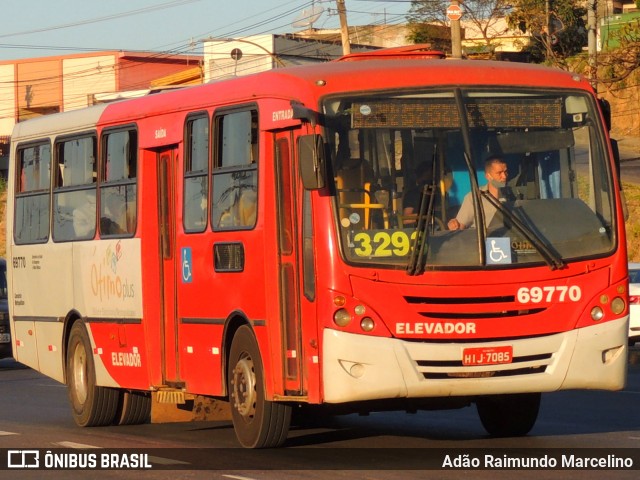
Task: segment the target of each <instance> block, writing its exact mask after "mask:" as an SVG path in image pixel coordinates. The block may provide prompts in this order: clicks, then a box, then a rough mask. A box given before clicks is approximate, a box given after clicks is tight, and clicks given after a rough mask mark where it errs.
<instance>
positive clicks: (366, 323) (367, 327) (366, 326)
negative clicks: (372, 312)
mask: <svg viewBox="0 0 640 480" xmlns="http://www.w3.org/2000/svg"><path fill="white" fill-rule="evenodd" d="M375 326H376V324H375V322H374V321H373V318H371V317H364V318H363V319H362V320H360V328H361V329H362V330H364V331H365V332H370V331H371V330H373V327H375Z"/></svg>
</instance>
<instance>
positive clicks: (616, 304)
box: [611, 297, 625, 315]
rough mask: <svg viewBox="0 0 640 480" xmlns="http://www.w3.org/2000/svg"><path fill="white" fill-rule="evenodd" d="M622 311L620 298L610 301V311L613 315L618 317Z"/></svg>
mask: <svg viewBox="0 0 640 480" xmlns="http://www.w3.org/2000/svg"><path fill="white" fill-rule="evenodd" d="M624 309H625V304H624V300H623V299H622V298H620V297H616V298H614V299H613V300H611V311H612V312H613V313H614V314H615V315H620V314H621V313H622V312H624Z"/></svg>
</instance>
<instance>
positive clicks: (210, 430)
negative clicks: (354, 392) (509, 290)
mask: <svg viewBox="0 0 640 480" xmlns="http://www.w3.org/2000/svg"><path fill="white" fill-rule="evenodd" d="M630 360H631V362H630V365H629V374H628V384H627V387H626V388H625V389H624V390H623V391H621V392H602V391H567V392H558V393H553V394H545V395H543V401H542V406H541V411H540V416H539V419H538V422H537V424H536V426H535V427H534V429H533V430H532V432H531V433H530V435H528V436H526V437H521V438H506V439H505V438H502V439H500V438H489V437H488V436H487V435H486V433H485V431H484V429H483V428H482V426H481V424H480V422H479V420H478V418H477V414H476V412H475V408H473V407H469V408H464V409H460V410H454V411H436V412H418V413H417V414H406V413H404V412H385V413H376V414H371V415H370V416H364V417H361V416H357V415H349V416H344V417H333V418H330V419H328V420H327V421H326V422H325V423H324V424H322V425H321V426H317V427H306V428H294V429H292V431H291V433H290V435H289V440H288V441H287V443H286V445H285V448H283V449H278V450H266V451H249V450H243V449H240V448H237V447H238V444H237V442H236V440H235V436H234V433H233V429H232V427H231V425H230V423H229V422H191V423H171V424H146V425H139V426H120V427H115V426H114V427H101V428H79V427H77V426H75V424H74V423H73V420H72V419H71V414H70V411H69V408H70V407H69V405H68V402H67V394H66V388H65V387H64V386H63V385H60V384H58V383H56V382H54V381H52V380H50V379H48V378H46V377H44V376H42V375H41V374H39V373H37V372H35V371H33V370H30V369H27V368H25V367H23V366H22V365H20V364H18V363H15V362H13V361H11V360H2V361H0V382H1V383H0V384H1V385H2V388H0V406H1V407H0V455H4V453H3V452H4V451H5V450H4V449H13V450H15V449H34V448H35V449H52V451H53V452H59V451H63V452H69V451H71V452H111V451H112V450H110V449H126V450H125V451H126V452H129V453H143V452H146V453H147V454H148V455H149V457H150V458H151V460H150V461H151V463H152V464H153V465H154V468H153V469H152V470H151V471H137V472H135V475H136V476H139V475H140V476H143V477H145V478H154V479H155V478H203V477H205V476H206V478H235V479H237V480H243V479H250V480H253V479H274V480H275V479H281V478H301V477H304V478H306V479H332V480H340V479H342V478H372V479H373V478H375V479H381V480H395V479H399V478H403V479H404V478H416V479H417V478H426V477H427V476H430V477H433V478H465V479H468V477H469V476H470V475H472V477H473V478H474V479H475V478H480V479H485V478H486V479H495V478H496V476H500V477H501V478H513V473H514V472H513V471H511V472H509V471H504V470H502V469H497V470H473V471H466V470H459V469H455V468H452V469H448V470H437V471H434V472H431V474H430V475H426V473H428V472H425V470H426V469H427V468H436V467H438V466H441V465H442V462H443V461H444V459H445V456H446V455H451V456H452V457H451V458H454V457H453V456H455V455H458V456H459V455H462V456H464V455H471V456H474V455H475V456H478V455H485V454H487V453H488V452H491V453H495V454H497V455H504V454H506V455H516V454H517V453H518V452H520V450H514V449H525V450H524V451H525V452H542V453H543V454H547V455H559V454H565V453H566V454H569V455H583V454H586V453H588V452H593V450H588V449H594V448H595V449H604V450H597V452H601V453H602V452H605V453H608V454H613V455H618V456H623V455H626V454H629V452H631V453H630V454H633V455H635V457H634V458H636V459H637V462H636V465H637V466H636V468H638V467H640V413H639V410H638V401H639V400H640V351H639V350H638V349H637V348H634V350H633V355H631V357H630ZM60 449H62V450H60ZM44 451H45V450H42V452H44ZM117 451H118V452H122V450H117ZM43 455H44V453H43ZM2 460H3V459H2V458H0V465H2V463H1V462H2ZM434 465H435V466H434ZM165 469H172V470H165ZM3 473H7V472H6V471H5V472H2V471H1V470H0V476H1V477H3V478H4V475H3ZM11 473H12V474H13V473H19V474H20V475H17V476H14V475H11V476H10V477H6V478H23V477H24V476H25V475H27V477H28V476H33V478H41V477H42V474H43V473H44V472H42V471H31V472H26V471H20V472H17V471H16V472H14V471H11ZM70 473H80V472H73V471H69V470H57V471H48V472H46V474H47V475H46V476H47V478H60V479H63V478H69V475H70ZM132 474H133V472H131V471H121V470H105V471H90V472H89V471H86V470H85V471H83V472H82V476H81V477H80V476H79V478H83V479H84V478H131V475H132ZM518 477H521V478H523V479H533V478H535V479H536V480H538V479H540V478H580V479H588V478H598V479H599V480H600V479H602V478H634V479H635V478H637V477H638V470H635V471H629V470H615V471H611V470H606V471H603V470H593V469H587V470H582V469H580V470H579V471H573V470H564V471H557V470H556V471H551V470H523V471H521V472H519V473H518ZM24 478H26V477H24Z"/></svg>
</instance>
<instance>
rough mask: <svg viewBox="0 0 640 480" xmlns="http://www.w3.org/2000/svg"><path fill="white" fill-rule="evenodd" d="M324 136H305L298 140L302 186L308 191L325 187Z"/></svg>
mask: <svg viewBox="0 0 640 480" xmlns="http://www.w3.org/2000/svg"><path fill="white" fill-rule="evenodd" d="M324 158H325V156H324V148H323V143H322V136H320V135H317V134H312V135H304V136H302V137H300V139H299V140H298V160H299V166H300V177H301V178H302V184H303V185H304V188H306V189H307V190H317V189H319V188H323V187H324V186H325V162H324Z"/></svg>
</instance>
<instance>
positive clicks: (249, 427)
mask: <svg viewBox="0 0 640 480" xmlns="http://www.w3.org/2000/svg"><path fill="white" fill-rule="evenodd" d="M227 388H228V392H229V404H230V406H231V416H232V419H233V428H234V430H235V432H236V437H237V438H238V441H239V442H240V444H241V445H242V446H243V447H246V448H272V447H279V446H280V445H282V444H283V443H284V441H285V440H286V439H287V434H288V433H289V424H290V422H291V406H289V405H286V404H282V403H276V402H271V401H268V400H266V399H265V387H264V374H263V368H262V360H261V358H260V351H259V349H258V344H257V342H256V339H255V337H254V336H253V332H252V331H251V329H250V328H249V327H247V326H242V327H240V328H239V329H238V331H237V332H236V333H235V335H234V337H233V341H232V342H231V351H230V352H229V362H228V364H227Z"/></svg>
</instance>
